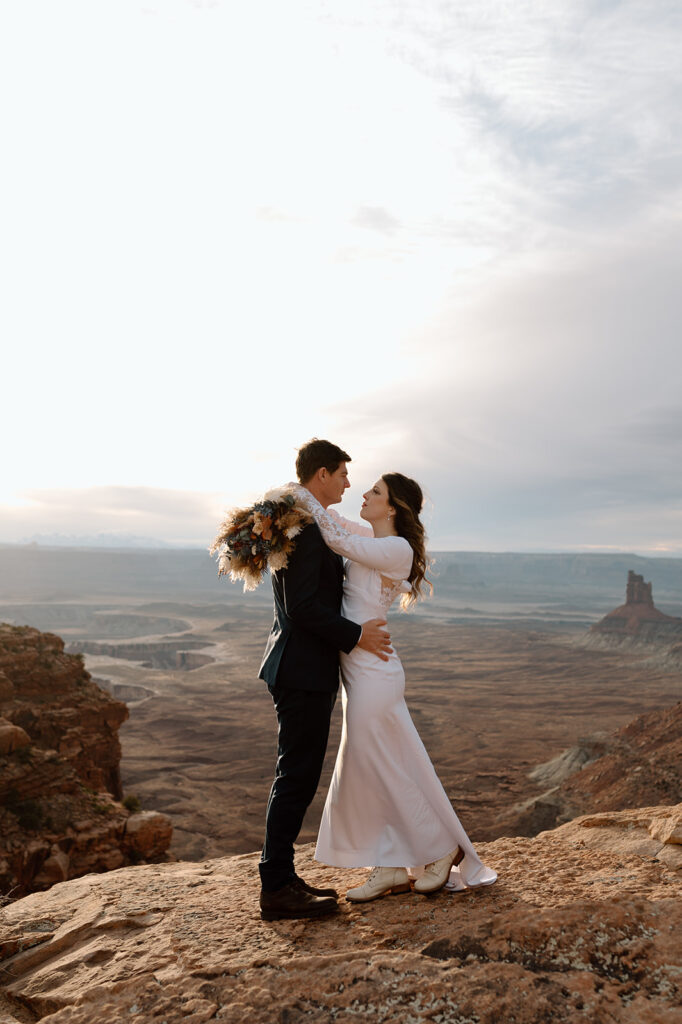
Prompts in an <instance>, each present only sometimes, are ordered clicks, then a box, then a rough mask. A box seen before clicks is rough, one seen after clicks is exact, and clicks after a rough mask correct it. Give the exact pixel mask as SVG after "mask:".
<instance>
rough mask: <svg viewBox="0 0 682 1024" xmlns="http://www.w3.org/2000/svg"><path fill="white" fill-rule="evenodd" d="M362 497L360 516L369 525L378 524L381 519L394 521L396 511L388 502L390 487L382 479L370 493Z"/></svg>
mask: <svg viewBox="0 0 682 1024" xmlns="http://www.w3.org/2000/svg"><path fill="white" fill-rule="evenodd" d="M362 497H363V502H362V508H361V509H360V515H361V516H362V518H363V519H366V520H367V522H368V523H377V522H379V520H380V519H389V518H390V519H392V518H393V516H394V515H395V509H394V508H393V505H390V504H389V501H388V486H387V485H386V483H385V482H384V481H383V480H382V479H381V477H379V479H378V480H377V482H376V483H375V484H373V486H372V487H370V489H369V490H368V491H365V493H364V494H363V496H362Z"/></svg>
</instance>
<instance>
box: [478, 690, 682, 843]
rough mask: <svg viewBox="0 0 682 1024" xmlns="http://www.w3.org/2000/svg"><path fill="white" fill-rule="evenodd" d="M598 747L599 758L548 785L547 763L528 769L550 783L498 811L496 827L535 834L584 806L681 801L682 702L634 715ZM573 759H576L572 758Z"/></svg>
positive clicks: (561, 758) (594, 746)
mask: <svg viewBox="0 0 682 1024" xmlns="http://www.w3.org/2000/svg"><path fill="white" fill-rule="evenodd" d="M599 748H602V749H603V751H604V752H603V753H602V755H601V757H597V758H596V760H593V761H591V762H589V763H586V764H584V765H583V766H582V768H580V769H579V770H577V771H573V772H572V773H571V774H569V775H568V777H566V778H564V779H563V781H559V783H558V784H557V785H554V786H552V785H551V781H553V777H552V765H553V762H549V763H548V764H547V765H543V766H541V768H542V769H544V771H538V770H536V772H534V773H531V776H532V775H536V776H537V778H538V781H539V782H540V783H541V782H542V780H543V779H544V780H547V781H548V782H550V788H548V789H546V790H545V791H544V792H542V793H541V794H540V795H539V796H537V797H534V798H532V799H530V800H527V801H526V802H524V803H523V804H520V805H516V806H514V807H511V808H509V810H508V811H505V812H503V813H502V814H501V815H500V816H499V818H498V821H497V825H498V826H499V828H500V830H503V832H504V833H505V834H507V835H536V834H537V833H538V832H539V831H541V830H542V829H547V828H552V827H553V826H554V825H555V824H557V823H560V822H562V821H567V820H568V819H570V818H574V817H576V816H577V815H580V814H587V813H588V812H590V811H617V810H622V809H624V808H627V807H638V806H645V805H648V806H652V805H654V804H661V803H666V804H668V803H669V804H677V803H678V802H679V801H680V800H682V772H681V769H682V703H679V704H676V705H675V706H674V707H672V708H666V709H665V710H664V711H652V712H649V713H648V714H645V715H639V716H638V717H637V718H635V719H634V720H633V721H632V722H629V723H628V724H627V725H626V726H624V727H623V728H622V729H619V730H618V732H616V733H615V734H614V735H613V736H612V737H610V738H608V737H607V738H604V739H602V740H601V741H600V742H599V743H594V744H592V749H593V750H594V751H595V752H596V751H597V750H598V749H599ZM569 753H570V752H569V751H565V752H564V753H563V754H561V755H559V757H558V758H556V759H555V762H554V764H556V766H557V768H560V767H561V765H562V764H564V763H570V762H571V758H570V757H568V756H567V755H568V754H569ZM573 763H574V764H577V763H579V762H578V759H577V757H574V758H573ZM557 777H558V776H557ZM550 780H551V781H550ZM546 784H547V782H545V785H546Z"/></svg>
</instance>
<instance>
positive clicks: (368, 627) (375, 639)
mask: <svg viewBox="0 0 682 1024" xmlns="http://www.w3.org/2000/svg"><path fill="white" fill-rule="evenodd" d="M385 626H386V619H369V620H368V621H367V622H363V624H362V634H361V636H360V639H359V640H358V642H357V645H356V646H357V647H360V648H362V650H363V651H369V653H370V654H376V656H377V658H381V660H382V661H388V656H389V654H393V648H392V647H391V634H390V633H389V632H388V630H387V629H385V628H384V627H385Z"/></svg>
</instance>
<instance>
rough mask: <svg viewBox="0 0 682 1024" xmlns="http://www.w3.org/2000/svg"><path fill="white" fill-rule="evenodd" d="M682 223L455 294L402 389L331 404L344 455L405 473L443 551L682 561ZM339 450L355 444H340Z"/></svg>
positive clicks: (418, 343) (419, 342) (653, 227)
mask: <svg viewBox="0 0 682 1024" xmlns="http://www.w3.org/2000/svg"><path fill="white" fill-rule="evenodd" d="M681 247H682V224H676V223H673V224H670V225H661V224H650V225H649V226H648V228H646V229H645V228H643V227H642V226H639V227H638V229H637V230H636V231H635V230H634V229H633V230H631V232H630V234H629V235H628V234H624V235H622V236H620V237H619V238H617V239H614V241H613V243H612V244H611V245H609V246H599V247H597V248H596V249H594V250H593V251H592V252H591V253H590V254H589V255H588V254H587V253H584V254H581V255H580V257H578V256H577V255H576V256H575V257H574V258H573V259H568V258H566V257H563V256H562V257H560V258H557V259H556V260H555V261H554V262H553V264H550V263H549V261H548V263H547V265H546V266H545V267H544V268H542V269H540V268H538V269H537V270H536V272H535V273H534V274H532V275H531V274H526V273H524V274H517V275H516V276H514V277H512V278H505V277H504V276H503V277H501V278H500V280H499V281H498V282H497V284H496V286H495V287H493V286H492V285H491V286H490V287H488V288H486V289H485V291H484V294H483V296H479V297H478V299H477V301H475V302H473V303H470V304H468V305H467V303H466V301H464V299H463V297H462V296H458V295H453V296H452V297H451V302H450V304H449V305H448V306H447V307H445V308H443V309H442V310H441V312H440V315H439V316H438V317H436V318H434V322H433V323H432V325H431V328H430V331H429V333H428V335H426V336H422V337H420V338H418V339H416V340H415V342H414V344H415V347H419V349H420V350H421V351H422V353H423V357H422V369H421V372H418V373H417V374H415V376H414V377H413V379H412V380H411V381H410V383H409V384H404V385H403V386H402V388H400V389H395V388H394V389H393V390H392V393H391V394H390V395H379V394H377V395H376V396H375V398H374V399H373V400H372V401H370V402H367V403H365V408H364V410H363V411H361V412H359V411H358V410H356V409H353V410H348V409H344V408H343V407H340V408H339V409H338V415H339V418H343V417H344V415H345V416H346V420H345V422H346V423H347V426H348V430H349V432H351V433H352V435H353V437H352V444H353V448H354V450H355V449H357V450H360V451H361V450H362V445H363V438H365V439H367V441H368V442H369V443H370V445H371V444H373V441H372V439H373V437H374V435H375V433H376V431H377V430H380V431H381V432H382V434H383V435H384V436H386V437H389V438H390V437H393V438H394V439H395V440H393V441H391V442H390V443H389V444H388V445H384V446H383V449H382V450H381V451H375V453H374V454H375V456H378V457H380V458H381V459H382V460H383V459H390V465H387V464H384V463H383V462H382V464H381V465H376V464H375V465H374V467H373V471H374V472H382V471H384V470H385V469H387V468H397V469H400V470H402V471H404V472H408V473H411V474H412V475H415V476H417V477H418V478H419V479H420V480H421V481H422V482H423V483H425V484H426V486H427V489H428V490H429V491H430V493H431V496H432V498H433V500H434V510H433V517H432V524H431V525H432V534H433V536H434V539H435V541H436V543H437V544H447V546H454V547H471V546H478V545H480V546H483V547H485V546H489V545H490V546H494V547H499V546H508V547H511V548H515V547H523V548H528V547H531V548H532V547H535V548H537V547H543V546H544V547H547V546H550V547H557V546H567V547H573V546H576V545H577V546H580V545H584V546H589V545H602V546H604V547H609V546H614V545H615V546H623V547H627V548H635V549H639V550H647V549H653V548H658V547H661V546H665V547H667V548H668V549H670V548H671V546H672V547H673V548H674V549H675V550H676V551H679V552H680V553H682V541H680V540H679V539H677V540H676V539H675V538H676V537H677V538H679V537H682V476H681V475H680V472H679V467H680V465H682V411H681V407H680V403H679V381H680V380H681V379H682V349H681V348H680V346H679V343H678V334H679V326H678V325H679V323H680V320H681V319H682V294H681V293H680V289H679V287H678V281H677V270H676V267H677V261H676V258H675V253H676V252H679V251H680V248H681ZM349 443H351V442H349Z"/></svg>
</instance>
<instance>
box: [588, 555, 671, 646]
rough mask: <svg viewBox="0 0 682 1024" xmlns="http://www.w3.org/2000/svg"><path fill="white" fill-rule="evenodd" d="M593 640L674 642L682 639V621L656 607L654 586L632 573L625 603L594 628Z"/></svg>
mask: <svg viewBox="0 0 682 1024" xmlns="http://www.w3.org/2000/svg"><path fill="white" fill-rule="evenodd" d="M590 634H591V636H592V637H595V638H601V639H603V640H606V641H612V642H616V643H617V642H619V641H623V640H627V639H629V640H633V639H638V640H644V641H647V642H652V641H660V640H663V641H667V642H672V641H674V640H675V639H677V640H679V639H680V637H682V619H679V618H676V617H674V616H672V615H665V614H664V613H663V612H661V611H659V610H658V608H656V606H655V605H654V599H653V595H652V590H651V583H645V582H644V578H643V577H642V576H638V575H637V573H635V572H632V570H630V572H629V573H628V582H627V588H626V599H625V604H623V605H620V607H619V608H615V609H614V610H613V611H612V612H609V614H608V615H605V616H604V618H603V619H602V620H601V621H600V622H597V623H596V624H595V625H594V626H591V627H590Z"/></svg>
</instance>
